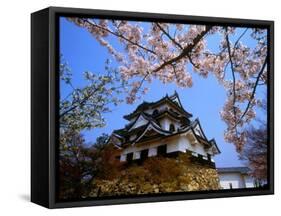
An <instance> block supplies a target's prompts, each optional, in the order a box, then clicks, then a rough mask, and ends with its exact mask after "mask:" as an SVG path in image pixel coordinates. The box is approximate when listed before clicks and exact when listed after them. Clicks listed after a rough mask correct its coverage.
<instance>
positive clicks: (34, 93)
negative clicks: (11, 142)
mask: <svg viewBox="0 0 281 216" xmlns="http://www.w3.org/2000/svg"><path fill="white" fill-rule="evenodd" d="M62 15H63V16H76V17H81V16H83V17H88V16H95V17H101V18H114V19H129V20H145V21H155V20H158V21H164V22H183V23H187V22H188V23H190V24H191V23H197V24H212V25H221V26H223V25H232V26H241V27H243V26H249V27H263V28H267V29H268V32H269V34H268V41H269V44H268V45H269V65H268V74H269V79H268V95H267V96H268V115H267V116H268V137H269V140H268V142H269V151H268V187H266V188H263V189H260V188H258V189H253V188H252V189H247V188H245V189H236V190H218V191H200V192H189V193H180V194H178V193H177V194H175V193H171V194H164V195H156V194H155V195H143V196H137V197H136V196H132V197H117V198H100V199H92V200H76V201H75V200H73V201H69V202H59V201H58V200H57V198H56V188H57V187H58V184H57V182H56V176H57V168H58V167H57V154H58V152H57V151H58V150H57V148H56V146H57V145H56V143H57V141H56V140H57V137H58V135H59V134H58V132H59V131H58V122H57V119H58V118H57V117H58V100H59V94H58V86H59V76H58V74H57V71H58V66H59V61H58V59H59V52H58V31H59V29H58V17H59V16H62ZM273 144H274V22H273V21H264V20H248V19H230V18H217V17H202V16H186V15H172V14H155V13H140V12H125V11H109V10H93V9H78V8H62V7H49V8H46V9H43V10H40V11H37V12H34V13H33V14H32V15H31V201H32V202H34V203H37V204H39V205H42V206H45V207H47V208H63V207H78V206H94V205H112V204H126V203H144V202H160V201H174V200H191V199H206V198H221V197H238V196H252V195H267V194H274V146H273Z"/></svg>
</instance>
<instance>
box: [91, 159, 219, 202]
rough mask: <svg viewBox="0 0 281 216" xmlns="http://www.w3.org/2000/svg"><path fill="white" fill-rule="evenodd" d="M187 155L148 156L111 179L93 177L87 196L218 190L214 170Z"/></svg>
mask: <svg viewBox="0 0 281 216" xmlns="http://www.w3.org/2000/svg"><path fill="white" fill-rule="evenodd" d="M189 158H190V157H189V156H188V155H187V154H181V155H179V156H178V157H177V158H151V159H147V161H145V162H144V164H143V165H131V166H127V167H126V168H124V169H123V170H121V171H120V174H119V175H118V176H116V177H115V178H113V179H110V180H109V179H95V180H94V181H93V183H92V189H91V191H89V194H87V196H90V197H102V196H118V195H136V194H155V193H167V192H187V191H202V190H218V189H220V186H219V177H218V173H217V171H216V169H214V168H210V167H208V166H202V165H200V164H194V163H193V162H190V159H189Z"/></svg>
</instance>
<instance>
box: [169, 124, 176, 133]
mask: <svg viewBox="0 0 281 216" xmlns="http://www.w3.org/2000/svg"><path fill="white" fill-rule="evenodd" d="M169 130H170V131H171V132H174V131H175V125H174V124H170V128H169Z"/></svg>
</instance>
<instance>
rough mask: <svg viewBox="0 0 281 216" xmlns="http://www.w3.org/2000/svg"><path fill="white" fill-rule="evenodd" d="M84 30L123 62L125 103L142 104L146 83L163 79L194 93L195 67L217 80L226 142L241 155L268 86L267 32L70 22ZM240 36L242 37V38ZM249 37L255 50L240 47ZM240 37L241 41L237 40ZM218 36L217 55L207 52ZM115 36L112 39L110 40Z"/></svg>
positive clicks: (251, 29)
mask: <svg viewBox="0 0 281 216" xmlns="http://www.w3.org/2000/svg"><path fill="white" fill-rule="evenodd" d="M68 19H69V20H70V21H71V22H73V23H75V24H76V25H78V26H79V27H82V28H85V29H87V30H88V31H89V33H90V34H92V35H93V37H94V38H95V39H96V40H97V41H98V42H99V43H100V44H101V45H102V46H104V47H105V48H106V49H107V50H108V52H109V53H110V55H112V56H113V57H114V58H115V59H116V60H117V62H119V64H120V66H119V68H118V69H119V73H120V74H121V77H122V79H123V80H124V81H126V82H129V83H130V86H131V89H130V92H129V93H128V96H127V98H126V99H127V103H133V102H134V101H135V100H136V98H138V97H139V96H138V95H139V93H140V92H142V93H145V92H146V91H147V88H144V89H143V90H142V91H140V90H141V88H142V86H143V85H144V84H145V83H150V82H151V81H152V79H155V78H156V79H159V80H160V81H162V82H163V83H171V82H174V83H176V84H177V85H178V86H180V87H192V85H193V81H192V74H191V73H190V71H189V68H190V67H187V66H188V65H190V66H191V68H192V70H193V72H194V73H197V74H199V75H201V76H203V77H208V76H209V75H213V76H215V77H216V78H217V80H218V81H219V83H220V84H221V85H222V86H223V87H224V88H225V90H226V92H227V96H228V97H227V100H226V102H225V105H224V106H223V108H222V111H221V117H222V119H223V121H224V122H225V123H226V125H227V129H226V131H225V140H226V141H228V142H231V143H234V145H235V146H236V150H237V151H238V152H241V151H242V149H243V146H244V145H245V142H246V131H245V128H246V127H245V126H246V125H248V124H249V123H250V122H251V120H253V119H254V118H255V109H254V108H255V107H256V106H258V105H259V103H260V101H259V98H258V97H257V95H256V91H257V89H258V87H260V86H262V85H266V84H267V64H268V49H267V30H266V29H257V28H244V30H243V32H241V31H239V29H238V28H235V27H231V26H221V27H220V26H210V25H182V24H168V23H158V22H154V23H146V24H145V25H146V27H147V28H146V29H145V30H144V29H143V28H142V27H141V25H140V23H139V22H129V21H120V20H104V19H91V18H75V17H74V18H68ZM240 32H241V33H240ZM246 33H249V34H248V35H249V36H250V38H251V40H252V44H255V45H254V46H252V45H250V44H248V45H247V44H244V43H242V38H243V37H245V35H246ZM237 34H240V35H239V36H238V37H235V36H236V35H237ZM213 35H217V36H219V37H220V43H218V44H217V47H216V49H214V50H217V51H211V50H209V49H208V44H207V42H208V40H207V38H208V37H212V36H213ZM109 36H111V37H109ZM112 37H116V39H117V40H118V41H119V43H120V44H121V45H122V46H123V47H124V50H125V52H123V51H122V52H120V51H118V50H117V49H116V48H115V47H114V44H113V43H111V40H109V38H112Z"/></svg>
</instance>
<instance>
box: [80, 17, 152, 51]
mask: <svg viewBox="0 0 281 216" xmlns="http://www.w3.org/2000/svg"><path fill="white" fill-rule="evenodd" d="M83 20H84V22H86V23H88V24H89V25H92V26H93V27H96V28H100V29H102V30H104V31H106V32H108V33H110V34H112V35H114V36H116V37H119V38H122V39H123V40H125V41H127V42H128V43H130V44H132V45H135V46H137V47H139V48H141V49H143V50H145V51H147V52H150V53H152V54H154V55H157V54H156V53H155V52H154V51H153V50H150V49H148V48H146V47H144V46H142V45H140V44H138V43H136V42H133V41H131V40H130V39H128V38H126V37H124V36H123V35H122V34H119V33H116V32H113V31H111V30H110V29H108V28H105V27H102V26H100V25H97V24H96V23H93V22H91V21H90V20H88V19H83Z"/></svg>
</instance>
